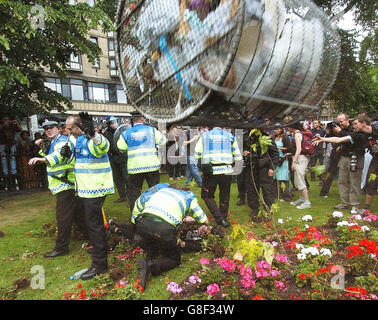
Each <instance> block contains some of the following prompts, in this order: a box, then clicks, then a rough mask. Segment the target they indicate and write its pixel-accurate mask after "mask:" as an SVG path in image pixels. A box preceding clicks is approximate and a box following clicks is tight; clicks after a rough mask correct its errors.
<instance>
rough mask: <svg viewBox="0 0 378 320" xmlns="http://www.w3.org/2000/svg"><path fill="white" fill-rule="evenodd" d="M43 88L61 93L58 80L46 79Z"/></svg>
mask: <svg viewBox="0 0 378 320" xmlns="http://www.w3.org/2000/svg"><path fill="white" fill-rule="evenodd" d="M45 87H47V88H50V89H51V90H54V91H56V92H58V93H62V85H61V83H60V79H58V78H47V79H46V81H45Z"/></svg>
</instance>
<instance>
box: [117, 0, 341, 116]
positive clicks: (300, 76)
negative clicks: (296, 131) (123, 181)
mask: <svg viewBox="0 0 378 320" xmlns="http://www.w3.org/2000/svg"><path fill="white" fill-rule="evenodd" d="M116 24H117V36H116V38H117V43H116V50H117V54H116V56H117V60H118V66H119V72H120V77H121V80H122V83H123V86H124V89H125V92H126V94H127V98H128V101H129V103H131V104H132V105H133V106H134V107H135V108H136V109H137V110H138V111H139V112H141V113H142V114H143V115H144V116H146V117H147V118H149V119H151V120H155V121H163V122H178V121H182V120H184V119H185V120H189V121H190V120H193V119H194V120H195V119H197V120H199V121H202V122H203V121H205V120H206V121H210V122H211V121H213V122H214V121H215V122H222V121H226V122H230V121H233V120H234V121H237V122H239V123H241V122H248V120H249V119H251V117H254V119H260V120H265V119H269V121H271V122H274V121H282V120H283V119H285V118H288V116H290V117H291V118H292V119H296V120H298V118H301V117H304V116H305V115H307V114H309V113H312V112H314V111H315V110H317V109H318V108H319V106H320V104H321V103H322V101H323V100H324V98H325V97H326V96H327V94H328V93H329V91H330V89H331V87H332V85H333V82H334V81H335V78H336V75H337V72H338V68H339V61H340V49H339V38H338V35H337V32H336V30H335V29H334V28H333V26H332V25H331V22H330V21H329V19H328V17H327V16H326V15H325V13H324V12H323V11H321V10H320V9H319V8H318V7H317V6H316V5H314V4H313V3H312V2H311V1H309V0H300V1H299V0H298V1H297V0H181V1H180V0H139V1H129V0H121V1H120V2H119V6H118V11H117V18H116ZM189 116H190V117H189ZM290 117H289V118H290Z"/></svg>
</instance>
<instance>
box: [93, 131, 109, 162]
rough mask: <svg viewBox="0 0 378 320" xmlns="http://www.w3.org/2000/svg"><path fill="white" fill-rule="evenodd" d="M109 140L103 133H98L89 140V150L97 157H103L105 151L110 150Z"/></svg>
mask: <svg viewBox="0 0 378 320" xmlns="http://www.w3.org/2000/svg"><path fill="white" fill-rule="evenodd" d="M109 147H110V144H109V141H108V139H106V138H105V137H104V136H103V135H102V134H100V133H97V132H96V135H95V136H94V137H93V138H92V139H90V140H89V142H88V150H89V152H90V153H91V154H92V155H93V156H95V157H97V158H100V157H102V156H103V155H104V154H105V153H107V152H108V151H109Z"/></svg>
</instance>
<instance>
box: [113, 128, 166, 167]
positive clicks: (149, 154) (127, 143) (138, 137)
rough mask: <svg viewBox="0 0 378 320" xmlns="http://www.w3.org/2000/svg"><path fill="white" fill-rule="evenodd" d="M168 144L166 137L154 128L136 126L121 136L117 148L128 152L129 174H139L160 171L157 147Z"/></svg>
mask: <svg viewBox="0 0 378 320" xmlns="http://www.w3.org/2000/svg"><path fill="white" fill-rule="evenodd" d="M166 142H167V139H166V137H165V136H163V135H162V134H161V133H160V132H159V131H158V130H156V129H155V128H154V127H150V126H146V125H144V124H136V125H135V126H134V127H132V128H129V129H127V130H126V131H124V132H123V133H122V134H121V135H120V137H119V139H118V141H117V147H118V149H119V150H120V151H122V152H127V171H128V173H129V174H137V173H143V172H151V171H157V170H159V169H160V160H159V157H158V152H157V146H162V145H164V144H165V143H166Z"/></svg>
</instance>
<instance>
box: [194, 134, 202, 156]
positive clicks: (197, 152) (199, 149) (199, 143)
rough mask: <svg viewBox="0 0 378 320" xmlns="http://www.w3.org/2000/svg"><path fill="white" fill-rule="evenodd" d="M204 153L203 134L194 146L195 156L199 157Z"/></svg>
mask: <svg viewBox="0 0 378 320" xmlns="http://www.w3.org/2000/svg"><path fill="white" fill-rule="evenodd" d="M202 153H203V143H202V136H201V137H200V138H199V139H198V141H197V144H196V147H195V148H194V156H195V157H196V158H197V159H200V158H202Z"/></svg>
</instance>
